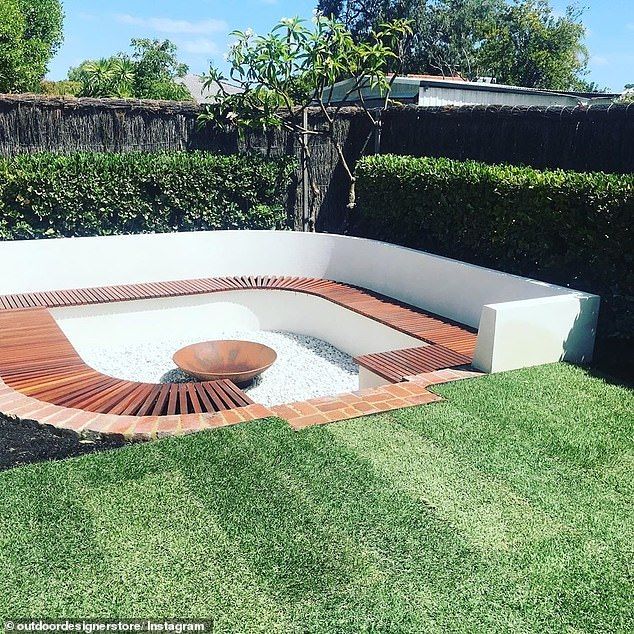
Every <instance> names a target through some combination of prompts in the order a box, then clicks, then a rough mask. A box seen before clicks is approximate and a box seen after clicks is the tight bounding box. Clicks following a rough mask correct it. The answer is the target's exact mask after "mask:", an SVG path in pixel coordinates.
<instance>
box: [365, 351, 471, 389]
mask: <svg viewBox="0 0 634 634" xmlns="http://www.w3.org/2000/svg"><path fill="white" fill-rule="evenodd" d="M471 360H472V359H471V357H469V356H467V355H465V354H460V353H459V352H456V351H454V350H450V349H449V348H445V346H441V345H438V344H431V345H429V346H420V347H417V348H405V349H403V350H390V351H389V352H378V353H375V354H366V355H362V356H360V357H356V358H355V361H356V363H357V364H358V365H360V366H362V367H364V368H367V369H368V370H370V371H372V372H374V373H375V374H378V375H379V376H380V377H382V378H384V379H385V380H387V381H390V382H391V383H398V382H400V381H405V380H406V378H407V377H409V376H414V375H417V374H424V373H426V372H434V371H435V370H444V369H445V368H457V367H460V366H463V365H469V364H470V363H471Z"/></svg>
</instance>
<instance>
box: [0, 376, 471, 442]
mask: <svg viewBox="0 0 634 634" xmlns="http://www.w3.org/2000/svg"><path fill="white" fill-rule="evenodd" d="M476 376H482V373H481V372H475V371H472V370H459V369H457V370H437V371H436V372H429V373H425V374H419V375H416V376H411V377H407V380H406V381H404V382H401V383H393V384H389V385H383V386H380V387H374V388H367V389H364V390H358V391H356V392H349V393H345V394H339V395H336V396H326V397H321V398H316V399H310V400H306V401H298V402H295V403H288V404H284V405H274V406H272V407H270V408H269V407H265V406H264V405H259V404H253V405H247V406H246V407H240V408H236V409H231V410H224V411H221V412H216V413H214V414H182V415H175V416H119V415H116V414H95V413H93V412H86V411H83V410H79V409H72V408H68V407H60V406H58V405H51V404H50V403H45V402H43V401H38V400H37V399H34V398H31V397H29V396H26V395H24V394H22V393H21V392H17V391H16V390H14V389H13V388H11V387H9V386H8V385H6V384H5V383H4V382H3V381H2V380H1V379H0V411H2V413H4V414H6V415H8V416H16V417H19V418H23V419H29V420H35V421H37V422H38V423H40V424H42V425H50V426H52V427H56V428H59V429H66V430H70V431H74V432H76V433H77V434H79V435H80V436H85V437H91V436H102V435H117V436H121V437H123V438H124V439H125V440H128V441H143V440H152V439H156V438H163V437H166V436H178V435H184V434H190V433H194V432H198V431H203V430H205V429H217V428H219V427H227V426H229V425H235V424H237V423H243V422H248V421H252V420H257V419H261V418H269V417H277V418H283V419H285V420H286V421H287V422H288V423H289V425H290V426H291V428H292V429H294V430H300V429H304V428H306V427H310V426H313V425H324V424H327V423H334V422H338V421H343V420H348V419H351V418H357V417H360V416H367V415H368V414H378V413H382V412H388V411H392V410H395V409H401V408H405V407H413V406H416V405H424V404H427V403H433V402H437V401H442V400H443V398H442V397H441V396H439V395H437V394H434V393H433V392H430V391H429V390H428V389H427V388H428V387H429V386H430V385H439V384H441V383H447V382H450V381H456V380H460V379H467V378H473V377H476Z"/></svg>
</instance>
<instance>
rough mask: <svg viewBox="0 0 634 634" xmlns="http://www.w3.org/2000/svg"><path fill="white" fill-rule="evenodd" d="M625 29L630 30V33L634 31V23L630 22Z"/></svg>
mask: <svg viewBox="0 0 634 634" xmlns="http://www.w3.org/2000/svg"><path fill="white" fill-rule="evenodd" d="M625 28H627V29H629V30H630V31H634V22H630V23H629V24H626V25H625Z"/></svg>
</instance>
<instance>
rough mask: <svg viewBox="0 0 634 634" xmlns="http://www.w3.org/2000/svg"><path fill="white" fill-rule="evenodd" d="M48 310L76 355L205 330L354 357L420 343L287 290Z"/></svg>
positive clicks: (199, 337) (196, 335) (201, 336)
mask: <svg viewBox="0 0 634 634" xmlns="http://www.w3.org/2000/svg"><path fill="white" fill-rule="evenodd" d="M51 312H52V313H53V315H54V317H55V319H56V321H57V323H58V324H59V326H60V328H61V329H62V330H63V331H64V333H65V334H66V336H67V337H68V339H69V340H70V342H71V343H72V344H73V345H74V346H75V347H76V349H77V351H78V352H79V354H80V355H81V349H82V346H84V345H86V346H90V345H91V343H92V342H93V340H94V339H95V338H98V339H101V340H107V341H108V344H109V345H110V346H113V347H114V346H125V345H126V344H128V343H133V342H134V343H146V342H147V343H151V342H152V341H155V340H161V339H165V337H166V336H169V334H167V335H166V333H170V332H179V333H183V332H186V333H187V335H188V336H191V337H192V340H193V341H205V340H206V339H209V338H210V336H209V334H208V333H209V332H213V331H214V330H220V329H232V330H233V329H235V330H283V331H288V332H294V333H297V334H302V335H308V336H310V337H317V338H318V339H322V340H324V341H328V342H329V343H331V344H332V345H333V346H335V347H336V348H339V350H341V351H343V352H345V353H346V354H349V355H350V356H353V357H355V356H358V355H361V354H371V353H374V352H385V351H387V350H395V349H398V348H411V347H412V346H420V345H425V344H424V343H423V342H421V341H420V340H419V339H414V338H413V337H410V336H409V335H406V334H404V333H402V332H400V331H398V330H394V329H393V328H389V327H388V326H385V325H383V324H381V323H379V322H377V321H374V320H373V319H368V318H367V317H363V316H362V315H359V314H358V313H355V312H353V311H351V310H348V309H346V308H343V307H342V306H339V305H338V304H334V303H333V302H329V301H328V300H325V299H322V298H320V297H316V296H314V295H306V294H304V293H295V292H291V291H275V290H244V291H226V292H219V293H212V294H208V295H196V296H190V297H170V298H164V299H149V300H139V301H134V302H120V303H119V302H118V303H114V304H98V305H94V306H77V307H71V308H56V309H53V310H52V311H51ZM97 369H98V368H97Z"/></svg>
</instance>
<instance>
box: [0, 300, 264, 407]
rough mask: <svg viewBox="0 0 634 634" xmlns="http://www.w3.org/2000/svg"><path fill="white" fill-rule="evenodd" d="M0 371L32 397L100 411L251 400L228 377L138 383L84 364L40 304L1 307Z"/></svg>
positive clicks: (246, 402) (224, 404) (234, 404)
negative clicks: (8, 308) (39, 306)
mask: <svg viewBox="0 0 634 634" xmlns="http://www.w3.org/2000/svg"><path fill="white" fill-rule="evenodd" d="M0 376H1V377H2V380H3V381H4V383H5V384H6V385H8V386H9V387H11V388H13V389H14V390H16V391H18V392H21V393H22V394H25V395H26V396H30V397H32V398H35V399H38V400H40V401H44V402H46V403H51V404H53V405H60V406H63V407H70V408H74V409H81V410H84V411H89V412H96V413H101V414H119V415H128V416H166V415H168V416H169V415H176V414H201V413H208V412H219V411H222V410H228V409H233V408H236V407H244V406H246V405H250V404H252V403H253V401H252V400H251V399H250V398H249V397H248V396H247V395H246V394H245V393H244V392H243V391H242V390H240V389H239V388H238V387H236V386H235V385H234V384H233V383H232V382H231V381H226V380H222V381H205V382H202V383H165V384H153V383H139V382H136V381H126V380H123V379H117V378H114V377H110V376H106V375H105V374H101V372H97V371H96V370H93V369H92V368H90V367H89V366H88V365H86V364H85V363H84V362H83V361H82V359H81V357H80V356H79V355H78V354H77V352H76V351H75V349H74V348H73V346H72V345H71V343H70V342H69V341H68V339H67V338H66V335H64V333H63V332H62V330H61V329H60V327H59V326H58V325H57V323H56V321H55V319H54V318H53V316H52V315H51V314H50V313H49V311H48V310H47V309H45V308H40V309H31V310H13V311H2V312H0Z"/></svg>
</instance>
